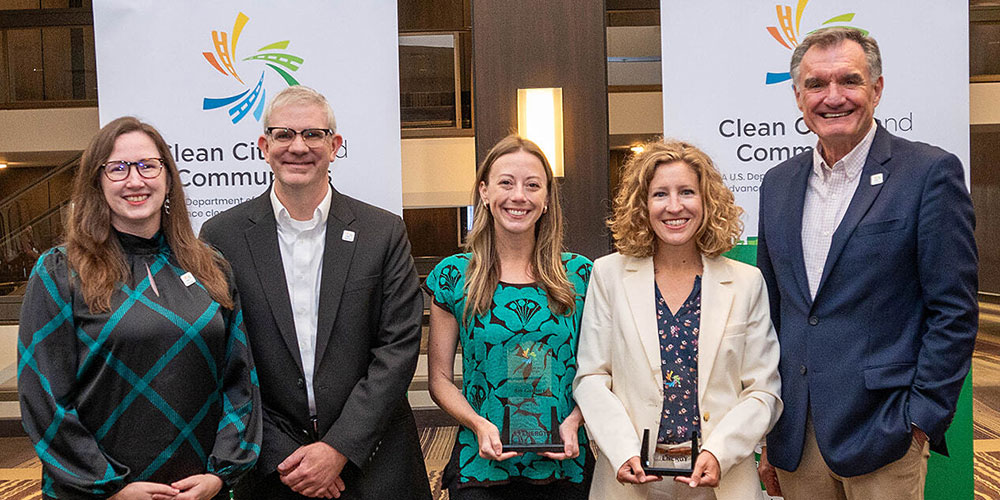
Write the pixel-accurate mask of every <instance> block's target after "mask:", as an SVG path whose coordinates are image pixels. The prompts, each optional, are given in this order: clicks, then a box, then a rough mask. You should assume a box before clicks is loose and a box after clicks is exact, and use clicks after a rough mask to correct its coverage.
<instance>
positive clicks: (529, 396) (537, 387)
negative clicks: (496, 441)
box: [497, 342, 563, 453]
mask: <svg viewBox="0 0 1000 500" xmlns="http://www.w3.org/2000/svg"><path fill="white" fill-rule="evenodd" d="M508 349H509V350H508V351H507V356H506V364H507V379H506V380H504V381H503V382H502V383H501V384H500V386H499V387H497V395H498V396H500V398H501V401H503V402H504V409H503V424H502V425H501V427H500V442H501V443H503V451H504V452H508V451H516V452H521V453H523V452H533V453H541V452H546V451H551V452H557V453H558V452H561V451H563V443H562V438H561V437H560V436H559V416H558V414H557V408H556V398H555V396H554V395H553V394H552V382H553V378H554V377H553V374H552V363H553V362H554V361H555V356H554V355H553V353H552V349H551V348H549V347H548V346H547V345H545V344H543V343H541V342H522V343H520V344H516V345H514V346H513V347H510V348H508Z"/></svg>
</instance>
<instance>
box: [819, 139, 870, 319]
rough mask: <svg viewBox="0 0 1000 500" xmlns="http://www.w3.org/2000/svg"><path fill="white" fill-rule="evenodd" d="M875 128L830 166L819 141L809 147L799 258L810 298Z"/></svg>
mask: <svg viewBox="0 0 1000 500" xmlns="http://www.w3.org/2000/svg"><path fill="white" fill-rule="evenodd" d="M876 128H877V127H876V126H875V123H874V120H872V126H871V128H870V129H869V130H868V133H867V134H865V137H864V139H862V140H861V142H859V143H858V145H857V146H854V149H852V150H851V152H850V153H847V155H845V156H844V157H843V158H841V159H840V160H839V161H837V163H834V164H833V166H832V167H831V166H829V165H827V164H826V161H825V160H823V155H822V151H821V148H822V146H821V145H820V144H818V143H817V144H816V148H815V149H813V168H812V172H810V174H809V185H808V187H807V188H806V199H805V203H804V204H803V206H802V258H803V259H804V260H805V264H806V275H807V276H808V278H809V294H810V295H811V296H812V298H813V299H815V298H816V292H817V291H818V290H819V281H820V279H821V278H822V277H823V267H824V266H825V265H826V256H827V254H828V253H830V242H831V241H832V240H833V233H834V232H835V231H836V230H837V226H839V225H840V221H842V220H843V219H844V214H845V213H847V207H848V206H849V205H850V204H851V199H852V198H854V191H855V190H857V188H858V182H860V179H861V170H862V169H863V168H864V166H865V161H866V160H867V159H868V151H869V150H870V149H871V147H872V141H873V140H874V139H875V129H876Z"/></svg>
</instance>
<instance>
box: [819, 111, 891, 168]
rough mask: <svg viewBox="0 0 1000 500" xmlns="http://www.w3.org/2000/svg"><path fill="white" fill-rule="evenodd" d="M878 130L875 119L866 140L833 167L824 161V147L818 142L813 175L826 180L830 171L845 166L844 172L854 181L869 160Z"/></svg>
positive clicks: (865, 137) (863, 139) (862, 140)
mask: <svg viewBox="0 0 1000 500" xmlns="http://www.w3.org/2000/svg"><path fill="white" fill-rule="evenodd" d="M876 129H878V124H877V123H875V119H874V118H873V119H872V126H871V127H870V128H869V129H868V133H867V134H865V136H864V138H862V139H861V142H859V143H858V144H857V145H856V146H854V149H852V150H851V152H850V153H847V154H846V155H844V157H843V158H841V159H840V160H838V161H837V162H836V163H834V164H833V165H827V164H826V160H824V159H823V150H822V149H823V145H822V144H820V142H819V141H818V140H817V141H816V147H815V148H814V149H813V175H818V176H821V177H823V178H826V176H827V175H829V173H830V172H829V171H830V170H833V169H834V168H836V167H837V166H838V165H843V166H844V171H845V173H846V174H847V178H848V179H854V178H856V177H857V176H859V175H861V170H862V169H863V168H864V166H865V161H866V160H867V159H868V151H869V150H871V147H872V142H874V141H875V130H876Z"/></svg>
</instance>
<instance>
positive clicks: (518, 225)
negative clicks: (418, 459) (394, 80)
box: [426, 136, 593, 500]
mask: <svg viewBox="0 0 1000 500" xmlns="http://www.w3.org/2000/svg"><path fill="white" fill-rule="evenodd" d="M473 202H474V204H475V216H474V222H473V227H472V231H471V232H470V233H469V236H468V241H467V243H466V248H467V250H468V253H463V254H457V255H453V256H451V257H447V258H445V259H444V260H442V261H441V262H440V263H439V264H438V265H437V266H436V267H435V268H434V270H433V271H432V272H431V273H430V275H429V276H428V277H427V282H426V285H427V288H428V289H429V292H430V294H431V296H432V297H433V303H432V305H431V316H430V341H429V347H428V378H429V383H430V393H431V397H433V398H434V401H435V402H437V404H438V405H440V406H441V408H443V409H444V410H445V411H447V412H448V413H449V414H451V416H453V417H455V419H456V420H458V421H459V423H461V427H460V428H459V431H458V437H457V439H456V442H455V447H454V449H453V451H452V457H451V461H450V463H449V464H448V466H447V467H446V468H445V472H444V477H443V479H442V483H443V486H444V487H447V488H449V490H450V495H451V498H452V500H468V499H474V500H475V499H494V498H497V499H499V498H519V499H522V500H528V499H533V498H546V499H547V498H560V499H584V498H586V497H587V489H588V487H589V483H590V470H592V467H593V466H592V460H593V459H592V457H591V456H590V453H589V451H588V450H587V449H586V446H584V445H585V444H586V435H585V434H584V432H583V428H582V427H581V424H582V418H581V415H580V410H579V409H578V408H576V403H575V402H574V401H573V394H572V387H571V385H572V383H573V376H574V375H575V374H576V344H577V332H578V329H579V325H580V314H581V313H582V310H583V297H584V295H585V294H586V291H587V281H588V280H589V278H590V268H591V262H590V261H589V260H588V259H587V258H586V257H583V256H580V255H577V254H573V253H568V252H562V251H561V250H562V238H563V234H562V211H561V208H560V206H559V192H558V189H557V185H556V183H555V182H554V180H553V177H552V172H551V169H550V168H549V164H548V161H546V159H545V155H544V153H542V151H541V150H540V149H539V148H538V146H537V145H535V144H534V143H533V142H531V141H528V140H526V139H522V138H520V137H517V136H509V137H507V138H505V139H503V140H501V141H500V142H499V143H497V144H496V145H495V146H493V148H492V149H490V151H489V153H487V155H486V159H485V160H484V161H483V164H482V165H481V166H480V167H479V171H478V173H477V175H476V185H475V189H474V194H473ZM459 343H460V344H461V346H462V387H461V389H459V388H458V387H456V386H455V384H454V382H453V380H452V376H453V366H454V362H455V352H456V346H457V345H458V344H459ZM501 429H504V430H505V432H504V433H503V435H502V434H501ZM553 430H554V431H555V434H556V435H557V437H556V438H555V439H553V437H552V436H551V434H550V433H549V432H546V431H553ZM530 442H534V443H557V445H556V446H555V447H554V449H553V450H550V451H528V452H523V449H522V450H520V451H511V450H510V449H509V447H508V446H509V445H518V444H530Z"/></svg>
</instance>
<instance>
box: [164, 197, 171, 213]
mask: <svg viewBox="0 0 1000 500" xmlns="http://www.w3.org/2000/svg"><path fill="white" fill-rule="evenodd" d="M163 211H164V212H166V214H167V215H170V198H167V199H165V200H163Z"/></svg>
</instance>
